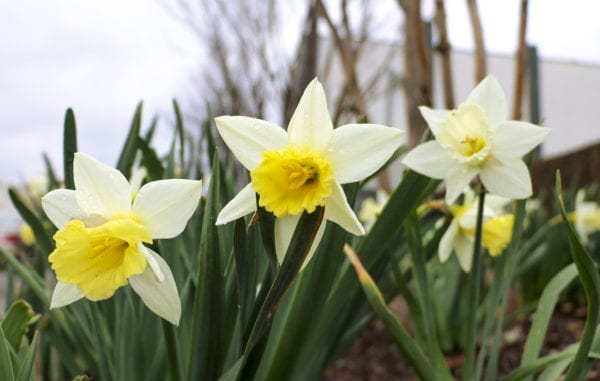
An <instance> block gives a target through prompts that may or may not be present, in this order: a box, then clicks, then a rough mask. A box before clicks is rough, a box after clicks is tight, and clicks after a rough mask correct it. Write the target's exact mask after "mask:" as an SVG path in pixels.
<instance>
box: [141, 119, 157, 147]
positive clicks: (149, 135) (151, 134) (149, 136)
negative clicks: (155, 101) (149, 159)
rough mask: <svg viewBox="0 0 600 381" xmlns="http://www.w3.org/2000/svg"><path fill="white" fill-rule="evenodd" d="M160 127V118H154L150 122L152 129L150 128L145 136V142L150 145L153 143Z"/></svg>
mask: <svg viewBox="0 0 600 381" xmlns="http://www.w3.org/2000/svg"><path fill="white" fill-rule="evenodd" d="M157 126H158V116H155V117H154V118H152V121H151V122H150V127H148V131H146V134H145V136H144V140H145V141H147V142H148V144H150V143H152V138H153V137H154V132H156V127H157Z"/></svg>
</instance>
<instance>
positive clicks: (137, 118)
mask: <svg viewBox="0 0 600 381" xmlns="http://www.w3.org/2000/svg"><path fill="white" fill-rule="evenodd" d="M142 106H143V102H140V103H138V105H137V107H136V109H135V114H134V116H133V120H132V121H131V127H130V128H129V133H128V134H127V140H125V144H124V145H123V149H122V150H121V154H120V155H119V160H118V161H117V169H118V170H119V171H121V172H122V173H123V174H124V175H125V177H127V178H130V177H131V168H132V167H133V163H134V162H135V154H136V153H137V143H138V137H139V136H140V130H141V126H142Z"/></svg>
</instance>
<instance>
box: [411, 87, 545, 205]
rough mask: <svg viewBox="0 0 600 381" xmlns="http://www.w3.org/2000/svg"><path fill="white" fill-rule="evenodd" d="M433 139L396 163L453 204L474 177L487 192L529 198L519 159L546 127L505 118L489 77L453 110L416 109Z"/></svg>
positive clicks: (527, 178)
mask: <svg viewBox="0 0 600 381" xmlns="http://www.w3.org/2000/svg"><path fill="white" fill-rule="evenodd" d="M419 110H420V111H421V114H422V115H423V118H425V120H426V121H427V124H428V125H429V128H430V130H431V132H432V133H433V135H434V136H435V140H432V141H429V142H426V143H424V144H421V145H419V146H418V147H416V148H414V149H413V150H412V151H411V152H409V153H408V154H407V155H406V157H405V158H404V160H402V163H403V164H404V165H406V166H407V167H409V168H411V169H413V170H415V171H417V172H419V173H422V174H424V175H426V176H429V177H432V178H434V179H443V180H444V181H445V182H446V202H447V203H448V204H451V203H453V202H454V201H455V200H456V198H457V197H458V196H459V195H460V193H461V192H462V190H463V189H464V188H465V187H466V186H467V185H468V184H469V182H470V181H471V180H472V179H473V178H474V177H475V176H476V175H479V178H480V179H481V182H482V183H483V185H484V186H485V188H486V189H487V190H488V192H490V193H494V194H497V195H499V196H503V197H507V198H511V199H522V198H527V197H529V196H531V193H532V192H531V178H530V176H529V171H528V169H527V166H526V165H525V163H524V162H523V160H522V156H523V155H525V154H526V153H527V152H529V151H530V150H531V149H533V148H534V147H535V146H537V145H538V144H540V143H541V142H542V141H543V140H544V139H545V138H546V136H547V135H548V133H549V132H550V129H548V128H545V127H539V126H536V125H533V124H531V123H526V122H520V121H513V120H507V118H508V106H507V103H506V97H505V95H504V92H503V91H502V88H501V87H500V84H499V83H498V81H497V80H496V79H495V78H494V77H493V76H491V75H490V76H487V77H486V78H485V79H484V80H483V81H481V83H479V84H478V85H477V86H476V87H475V88H474V89H473V91H471V94H469V96H468V97H467V100H466V101H465V103H463V104H461V105H460V106H459V107H458V108H457V109H455V110H452V111H449V110H433V109H430V108H428V107H424V106H422V107H420V108H419Z"/></svg>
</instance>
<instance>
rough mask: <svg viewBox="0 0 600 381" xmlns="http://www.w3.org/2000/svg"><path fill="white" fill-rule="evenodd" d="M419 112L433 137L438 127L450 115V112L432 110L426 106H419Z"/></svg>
mask: <svg viewBox="0 0 600 381" xmlns="http://www.w3.org/2000/svg"><path fill="white" fill-rule="evenodd" d="M419 111H420V112H421V115H422V116H423V119H425V121H426V122H427V125H428V126H429V129H430V130H431V132H432V133H433V135H435V134H436V133H437V128H438V125H439V124H440V123H441V122H443V121H444V120H446V119H448V116H450V114H451V113H452V111H450V110H443V109H442V110H434V109H431V108H429V107H427V106H420V107H419Z"/></svg>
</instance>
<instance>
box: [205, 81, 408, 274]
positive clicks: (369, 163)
mask: <svg viewBox="0 0 600 381" xmlns="http://www.w3.org/2000/svg"><path fill="white" fill-rule="evenodd" d="M215 121H216V124H217V129H218V131H219V133H220V135H221V137H222V138H223V140H224V141H225V143H226V144H227V146H228V147H229V148H230V149H231V151H232V152H233V153H234V154H235V156H236V157H237V159H238V160H239V161H240V162H241V163H242V165H243V166H244V167H246V169H248V170H249V171H250V176H251V182H250V184H248V185H246V186H245V187H244V188H243V189H242V190H241V191H240V192H239V193H238V194H237V195H236V196H235V197H234V198H233V199H232V200H231V201H230V202H229V203H228V204H227V205H226V206H225V207H224V208H223V210H221V212H220V213H219V216H218V218H217V224H225V223H227V222H229V221H232V220H235V219H237V218H240V217H242V216H244V215H246V214H249V213H252V212H254V211H255V210H256V194H258V195H259V204H260V206H261V207H264V208H265V209H266V210H267V211H269V212H271V213H273V214H274V215H275V217H277V218H276V221H275V238H276V251H277V255H278V258H279V261H280V262H281V261H282V259H283V256H284V255H285V252H286V250H287V247H288V246H289V243H290V239H291V236H292V234H293V232H294V229H295V227H296V224H297V223H298V220H299V218H300V216H301V214H302V213H303V212H304V211H307V212H313V211H314V210H315V209H316V208H317V207H318V206H323V207H324V209H325V211H324V218H325V219H326V220H329V221H332V222H335V223H336V224H338V225H340V226H341V227H342V228H344V229H345V230H347V231H349V232H350V233H352V234H356V235H362V234H364V232H365V231H364V228H363V226H362V225H361V224H360V222H359V221H358V219H357V217H356V215H355V214H354V211H353V210H352V208H351V207H350V205H348V201H347V200H346V196H345V194H344V191H343V189H342V187H341V185H342V184H346V183H351V182H356V181H359V180H362V179H364V178H366V177H368V176H369V175H371V174H372V173H374V172H375V171H376V170H377V169H379V168H380V167H381V166H382V165H383V164H384V163H385V162H386V161H387V160H388V159H389V158H390V157H391V156H392V154H393V153H394V151H395V150H396V149H397V148H398V147H399V146H400V143H401V137H402V135H403V131H401V130H399V129H396V128H390V127H386V126H382V125H377V124H348V125H344V126H341V127H339V128H336V129H334V128H333V125H332V122H331V119H330V117H329V113H328V111H327V102H326V99H325V92H324V91H323V87H322V86H321V83H320V82H319V81H318V80H317V79H316V78H315V79H314V80H313V81H312V82H311V83H310V84H309V85H308V86H307V88H306V90H305V91H304V94H303V95H302V97H301V99H300V102H299V103H298V107H297V108H296V110H295V112H294V115H293V116H292V118H291V120H290V122H289V125H288V128H287V132H286V131H285V130H284V129H283V128H281V127H279V126H277V125H275V124H272V123H269V122H266V121H263V120H260V119H254V118H249V117H243V116H221V117H218V118H216V119H215ZM324 226H325V224H321V226H320V228H319V232H318V234H317V238H316V239H315V242H318V240H319V239H320V237H321V235H322V233H323V230H324ZM316 246H317V245H316V244H313V246H312V250H313V251H314V249H315V248H316ZM309 257H310V254H309ZM306 262H308V259H307V261H306ZM306 262H305V263H306Z"/></svg>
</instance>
